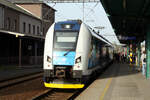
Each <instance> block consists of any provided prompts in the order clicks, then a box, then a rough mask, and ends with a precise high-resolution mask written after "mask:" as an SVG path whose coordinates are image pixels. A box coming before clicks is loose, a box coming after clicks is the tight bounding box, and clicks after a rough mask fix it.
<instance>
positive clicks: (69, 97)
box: [32, 89, 80, 100]
mask: <svg viewBox="0 0 150 100" xmlns="http://www.w3.org/2000/svg"><path fill="white" fill-rule="evenodd" d="M79 93H80V89H78V90H75V89H74V90H73V89H67V90H66V89H51V90H49V91H48V92H46V93H44V94H42V95H40V96H37V97H35V98H33V99H32V100H73V99H74V98H75V97H76V96H77V95H78V94H79Z"/></svg>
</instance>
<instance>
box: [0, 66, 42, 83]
mask: <svg viewBox="0 0 150 100" xmlns="http://www.w3.org/2000/svg"><path fill="white" fill-rule="evenodd" d="M4 67H5V66H4ZM11 67H12V66H9V68H8V66H6V68H2V69H0V81H4V80H8V79H12V78H17V77H21V76H25V75H30V74H34V73H38V72H42V71H43V69H42V66H22V67H18V66H13V68H11Z"/></svg>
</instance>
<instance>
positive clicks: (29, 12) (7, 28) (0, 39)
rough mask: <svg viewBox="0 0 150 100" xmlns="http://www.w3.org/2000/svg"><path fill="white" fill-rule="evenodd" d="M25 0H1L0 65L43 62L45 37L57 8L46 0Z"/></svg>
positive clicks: (37, 63)
mask: <svg viewBox="0 0 150 100" xmlns="http://www.w3.org/2000/svg"><path fill="white" fill-rule="evenodd" d="M20 1H21V0H20ZM24 1H25V0H24ZM24 1H23V2H22V3H21V4H16V3H15V2H14V1H11V0H9V1H6V0H1V1H0V46H1V49H0V65H6V64H8V65H19V66H23V65H42V61H43V49H44V39H45V35H46V32H47V30H48V28H49V27H50V26H51V24H52V23H53V22H54V20H55V10H54V9H53V8H51V7H50V6H48V5H47V4H45V3H44V2H30V0H29V3H27V4H26V3H25V2H24ZM31 1H32V0H31ZM23 5H26V6H27V5H29V6H31V7H26V6H23ZM37 5H38V6H37ZM27 8H28V9H27ZM35 9H37V11H36V12H34V11H35ZM39 11H40V12H39Z"/></svg>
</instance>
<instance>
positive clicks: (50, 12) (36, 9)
mask: <svg viewBox="0 0 150 100" xmlns="http://www.w3.org/2000/svg"><path fill="white" fill-rule="evenodd" d="M17 5H19V6H21V7H23V8H24V9H26V10H28V11H30V12H31V13H32V14H34V15H36V16H38V17H39V18H41V19H43V23H42V24H43V25H42V27H43V28H42V27H41V30H42V32H43V35H44V36H45V35H46V33H47V31H48V29H49V27H50V26H51V25H52V24H53V23H54V21H55V10H54V9H52V8H51V7H49V6H48V5H46V4H44V3H35V4H33V3H32V4H31V3H24V4H20V3H19V4H17Z"/></svg>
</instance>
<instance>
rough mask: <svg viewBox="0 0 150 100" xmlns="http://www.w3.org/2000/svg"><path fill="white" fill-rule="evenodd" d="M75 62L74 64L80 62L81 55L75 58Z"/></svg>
mask: <svg viewBox="0 0 150 100" xmlns="http://www.w3.org/2000/svg"><path fill="white" fill-rule="evenodd" d="M75 63H76V64H77V63H81V56H80V57H78V58H77V59H76V62H75Z"/></svg>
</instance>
